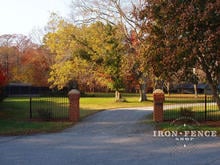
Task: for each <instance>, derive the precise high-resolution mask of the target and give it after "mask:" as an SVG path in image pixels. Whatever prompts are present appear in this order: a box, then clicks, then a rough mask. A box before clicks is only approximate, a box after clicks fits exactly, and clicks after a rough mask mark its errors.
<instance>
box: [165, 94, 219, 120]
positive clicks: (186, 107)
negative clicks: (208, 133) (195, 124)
mask: <svg viewBox="0 0 220 165" xmlns="http://www.w3.org/2000/svg"><path fill="white" fill-rule="evenodd" d="M163 117H164V120H167V121H172V120H176V119H178V118H181V117H186V118H192V119H195V120H197V121H206V120H207V121H210V120H213V121H216V120H220V109H219V108H218V106H217V103H216V101H215V99H214V98H213V96H212V95H199V96H197V97H195V96H193V95H170V96H166V97H165V102H164V114H163Z"/></svg>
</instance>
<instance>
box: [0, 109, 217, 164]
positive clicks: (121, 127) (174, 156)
mask: <svg viewBox="0 0 220 165" xmlns="http://www.w3.org/2000/svg"><path fill="white" fill-rule="evenodd" d="M151 112H152V108H148V109H147V108H145V109H144V108H132V109H128V108H127V109H117V110H108V111H103V112H100V113H97V114H95V115H93V116H90V117H88V118H86V119H84V120H83V121H81V122H80V123H78V124H77V125H75V126H73V127H72V128H69V129H66V130H64V131H63V132H61V133H50V134H38V135H32V136H16V137H0V164H1V165H161V164H164V165H181V164H187V165H209V164H211V165H217V164H218V165H219V164H220V138H218V137H215V138H213V137H211V138H196V139H194V140H193V141H190V142H188V143H187V145H186V146H185V147H184V144H185V143H184V144H183V142H180V141H177V140H176V139H174V138H172V137H170V138H168V137H154V136H153V130H154V128H153V126H152V125H151V124H150V123H148V124H146V123H144V120H145V116H146V115H147V114H149V113H151Z"/></svg>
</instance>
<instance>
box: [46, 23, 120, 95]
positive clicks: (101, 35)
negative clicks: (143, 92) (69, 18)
mask: <svg viewBox="0 0 220 165" xmlns="http://www.w3.org/2000/svg"><path fill="white" fill-rule="evenodd" d="M56 29H57V30H56V31H55V32H50V33H48V34H47V35H46V36H45V39H44V41H45V44H46V45H47V46H48V48H49V49H50V50H51V51H52V53H55V54H56V58H55V63H54V65H53V66H52V67H51V69H52V70H51V73H50V79H49V81H50V82H51V83H52V86H54V87H58V88H63V87H64V86H66V85H67V84H68V82H69V81H73V80H74V81H76V80H77V81H78V83H79V85H80V86H81V87H82V86H88V85H91V82H96V84H99V85H100V86H108V87H110V88H112V89H114V90H116V91H119V90H120V88H121V87H122V79H121V77H120V65H121V57H122V55H123V53H124V47H123V36H122V35H121V33H120V32H119V28H118V27H117V26H112V25H110V24H103V23H101V22H96V23H93V24H91V25H87V26H86V25H84V26H81V27H77V26H74V25H73V24H71V23H67V22H65V21H63V20H61V21H60V24H58V27H57V28H56Z"/></svg>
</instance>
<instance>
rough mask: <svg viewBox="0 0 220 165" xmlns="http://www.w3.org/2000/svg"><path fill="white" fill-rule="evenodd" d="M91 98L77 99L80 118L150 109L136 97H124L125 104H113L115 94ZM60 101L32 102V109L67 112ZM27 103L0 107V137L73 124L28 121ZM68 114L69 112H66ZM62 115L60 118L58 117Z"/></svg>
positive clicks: (13, 101)
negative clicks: (109, 111) (116, 110)
mask: <svg viewBox="0 0 220 165" xmlns="http://www.w3.org/2000/svg"><path fill="white" fill-rule="evenodd" d="M92 96H93V97H81V98H80V118H81V119H82V118H84V117H86V116H88V115H91V114H94V113H96V112H98V111H101V110H106V109H112V108H122V107H144V106H145V107H146V106H152V98H151V99H150V101H146V102H141V103H140V102H138V94H124V95H123V97H124V98H125V99H126V102H115V100H114V94H96V95H95V96H94V94H92ZM62 103H63V101H62V100H61V99H60V98H55V99H53V102H51V101H50V102H48V98H46V97H45V98H41V100H40V101H39V100H37V98H33V99H32V106H33V105H35V104H36V105H37V104H38V106H39V107H44V108H45V109H47V108H48V107H49V106H51V105H53V110H54V111H58V109H60V108H61V107H62V108H64V109H65V108H66V109H68V103H65V104H62ZM29 108H30V99H29V98H16V97H15V98H6V99H5V100H4V101H3V102H1V103H0V135H20V134H22V135H23V134H33V133H44V132H56V131H60V130H63V129H64V128H67V127H70V126H71V125H73V124H74V123H71V122H68V121H62V122H61V121H56V122H53V121H36V120H30V118H29V116H30V113H29ZM66 112H68V111H66ZM58 115H59V113H58ZM60 115H63V114H60Z"/></svg>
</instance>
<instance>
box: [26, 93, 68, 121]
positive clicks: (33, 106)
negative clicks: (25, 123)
mask: <svg viewBox="0 0 220 165" xmlns="http://www.w3.org/2000/svg"><path fill="white" fill-rule="evenodd" d="M68 107H69V100H68V97H55V96H49V97H40V96H35V97H30V119H36V120H47V121H49V120H68V118H69V114H68V113H69V112H68Z"/></svg>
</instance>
